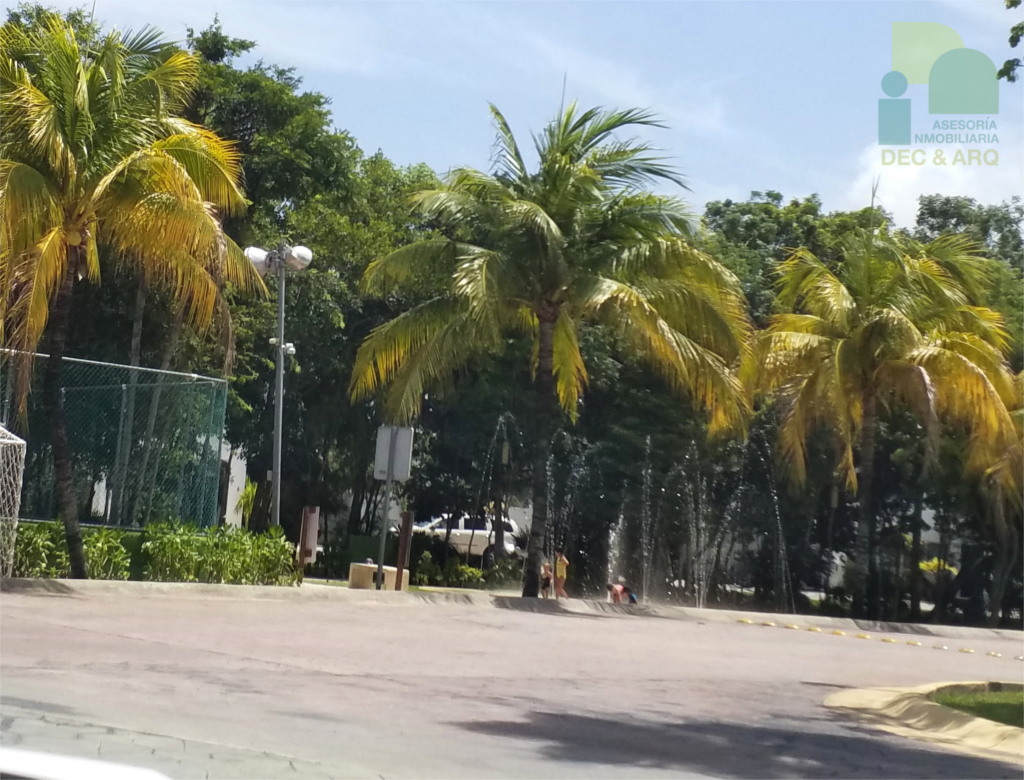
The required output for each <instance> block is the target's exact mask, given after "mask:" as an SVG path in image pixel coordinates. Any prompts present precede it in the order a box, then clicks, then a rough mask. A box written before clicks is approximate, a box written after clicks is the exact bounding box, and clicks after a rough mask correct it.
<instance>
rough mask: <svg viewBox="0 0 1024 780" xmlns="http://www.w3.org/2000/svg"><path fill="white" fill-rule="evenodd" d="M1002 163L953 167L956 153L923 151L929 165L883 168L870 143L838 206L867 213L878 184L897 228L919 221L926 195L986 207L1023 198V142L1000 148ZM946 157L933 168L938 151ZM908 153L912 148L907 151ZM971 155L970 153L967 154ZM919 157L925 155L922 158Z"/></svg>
mask: <svg viewBox="0 0 1024 780" xmlns="http://www.w3.org/2000/svg"><path fill="white" fill-rule="evenodd" d="M999 146H1000V145H999V144H996V145H993V147H992V148H994V149H998V151H999V164H998V165H996V166H989V165H984V164H981V165H977V164H975V165H969V166H968V165H950V164H948V162H952V160H953V159H954V154H955V149H951V148H949V147H923V149H924V151H925V152H926V159H927V162H926V164H924V165H920V166H918V165H913V164H911V165H883V164H882V147H881V146H879V145H877V144H870V145H868V146H867V147H865V149H864V151H863V152H862V153H861V155H860V160H859V166H858V167H859V171H858V173H857V176H856V178H855V179H854V181H853V183H852V184H851V185H850V187H849V189H848V190H847V191H846V193H845V194H844V196H843V201H842V202H841V203H840V204H839V207H840V208H841V209H844V210H846V209H862V208H865V207H866V206H868V205H869V204H870V201H871V185H872V182H874V181H875V180H876V179H878V180H879V186H878V203H879V204H880V205H881V206H882V207H883V208H885V209H886V210H887V211H889V212H890V213H892V215H893V218H894V219H895V221H896V224H897V225H899V226H901V227H910V226H912V225H913V224H914V221H915V220H916V218H917V199H918V198H919V197H920V196H921V195H934V194H936V193H939V194H942V195H963V196H966V197H969V198H975V199H976V200H978V201H979V202H981V203H999V202H1001V201H1003V200H1009V199H1010V197H1012V196H1013V195H1021V194H1022V193H1021V190H1022V177H1021V171H1022V170H1024V156H1022V154H1021V146H1020V145H1019V144H1012V145H1007V146H1005V147H1004V148H1001V149H1000V148H999ZM939 148H941V150H942V151H943V152H944V153H945V159H946V160H947V161H948V162H947V164H946V165H934V164H933V162H932V161H933V159H934V154H935V151H936V149H939ZM904 151H909V150H906V149H905V150H904ZM965 156H966V155H965ZM918 159H920V156H918Z"/></svg>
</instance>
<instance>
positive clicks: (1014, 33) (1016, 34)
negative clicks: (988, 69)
mask: <svg viewBox="0 0 1024 780" xmlns="http://www.w3.org/2000/svg"><path fill="white" fill-rule="evenodd" d="M1020 3H1021V0H1006V9H1007V10H1008V11H1012V10H1013V9H1014V8H1020ZM1021 38H1024V22H1017V23H1016V24H1015V25H1013V26H1012V27H1011V28H1010V39H1009V42H1010V48H1011V49H1016V48H1017V45H1018V44H1019V43H1020V41H1021ZM1020 66H1021V61H1020V57H1012V58H1010V59H1008V60H1006V62H1004V63H1003V67H1001V68H1000V69H999V73H997V74H996V78H1000V79H1006V80H1007V81H1009V82H1014V81H1016V80H1017V68H1019V67H1020Z"/></svg>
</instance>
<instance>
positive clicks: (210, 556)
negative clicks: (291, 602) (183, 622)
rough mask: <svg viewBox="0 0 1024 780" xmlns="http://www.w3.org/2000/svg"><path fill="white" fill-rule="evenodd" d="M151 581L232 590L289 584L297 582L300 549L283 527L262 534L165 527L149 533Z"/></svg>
mask: <svg viewBox="0 0 1024 780" xmlns="http://www.w3.org/2000/svg"><path fill="white" fill-rule="evenodd" d="M146 536H147V541H146V542H145V543H144V544H143V549H144V550H145V551H146V553H147V554H148V555H149V564H148V566H147V567H146V579H148V580H156V581H158V582H214V583H230V584H233V585H290V584H293V583H294V582H295V581H296V580H297V578H298V572H297V571H296V569H295V566H294V564H293V560H294V557H295V547H294V545H292V543H291V542H289V541H288V540H287V539H285V537H284V531H282V530H281V528H280V527H274V528H271V529H270V530H269V531H267V532H266V533H263V534H251V533H249V532H248V531H246V530H244V529H241V528H229V527H219V528H208V529H207V530H206V531H205V532H200V531H198V529H196V527H195V526H193V525H188V524H185V525H182V524H178V523H161V524H158V525H153V526H149V527H147V528H146Z"/></svg>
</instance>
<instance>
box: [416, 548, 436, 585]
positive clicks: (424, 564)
mask: <svg viewBox="0 0 1024 780" xmlns="http://www.w3.org/2000/svg"><path fill="white" fill-rule="evenodd" d="M413 581H414V582H415V583H416V584H417V585H440V584H441V582H442V572H441V567H440V566H438V565H437V564H436V563H434V556H432V555H431V554H430V552H429V551H428V550H424V551H423V555H421V556H420V560H419V563H418V564H417V565H416V574H415V576H414V577H413Z"/></svg>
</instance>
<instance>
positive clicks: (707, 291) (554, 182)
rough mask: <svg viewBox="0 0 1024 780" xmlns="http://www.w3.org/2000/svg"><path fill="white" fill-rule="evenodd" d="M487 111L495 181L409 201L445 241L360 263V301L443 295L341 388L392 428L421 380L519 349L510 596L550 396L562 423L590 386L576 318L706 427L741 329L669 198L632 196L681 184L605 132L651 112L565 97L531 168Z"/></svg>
mask: <svg viewBox="0 0 1024 780" xmlns="http://www.w3.org/2000/svg"><path fill="white" fill-rule="evenodd" d="M491 111H492V115H493V117H494V120H495V123H496V125H497V129H498V138H497V145H498V162H497V165H496V168H495V170H494V171H493V173H491V174H486V173H482V172H480V171H477V170H473V169H469V168H461V169H457V170H455V171H453V172H452V173H451V174H450V175H449V176H448V178H447V180H446V182H445V185H444V186H443V187H442V188H440V189H436V190H428V191H425V192H423V193H420V194H419V195H418V196H417V198H416V203H417V204H418V206H419V208H420V209H421V211H422V213H423V214H424V215H426V216H427V217H428V218H430V219H436V220H438V221H439V222H440V223H441V224H442V225H443V226H445V228H446V229H447V230H449V231H450V232H449V236H451V237H450V238H449V237H446V238H437V239H432V240H428V241H423V242H420V243H417V244H413V245H411V246H409V247H406V248H404V249H400V250H398V251H397V252H394V253H392V254H390V255H388V256H386V257H383V258H381V259H379V260H377V261H376V262H374V263H373V264H372V265H371V266H370V267H369V268H368V269H367V272H366V276H365V278H364V284H365V288H366V290H367V291H368V292H370V293H376V294H384V293H387V292H390V291H393V290H396V289H401V288H402V287H404V286H408V285H410V284H423V283H424V282H425V281H426V283H428V284H435V285H437V284H438V283H441V284H443V286H441V287H440V289H438V291H437V293H436V294H435V295H434V296H433V297H431V298H430V299H429V300H427V301H426V302H424V303H422V304H419V305H418V306H415V307H414V308H412V309H411V310H409V311H407V312H405V313H404V314H401V315H400V316H398V317H396V318H395V319H393V320H392V321H391V322H388V323H387V324H385V325H382V326H381V327H379V328H377V329H376V330H374V331H373V333H372V334H371V335H370V336H369V338H367V340H366V341H365V342H364V343H363V345H362V346H361V347H360V349H359V353H358V356H357V359H356V366H355V370H354V372H353V376H352V383H351V391H352V395H353V397H355V398H361V397H365V396H367V395H370V394H372V393H374V392H375V391H376V390H377V389H378V388H380V387H381V386H383V385H390V388H389V390H388V393H387V396H386V409H387V415H388V417H389V418H390V420H391V421H392V422H396V423H400V422H404V421H407V420H410V419H412V418H414V417H415V416H416V415H417V414H418V413H419V410H420V405H421V403H422V398H423V394H424V391H425V390H426V389H427V388H428V387H429V386H431V385H434V384H436V383H439V382H444V381H447V380H450V379H451V378H452V377H453V376H454V375H455V374H456V373H457V372H458V371H459V370H460V369H461V368H462V367H464V366H465V365H466V364H467V363H468V362H469V361H470V360H471V359H472V357H473V356H474V355H475V354H478V353H480V352H486V351H498V350H503V349H505V348H507V347H508V338H509V336H510V335H513V334H519V335H521V336H526V337H527V338H528V339H529V340H530V341H531V342H532V345H533V358H532V368H533V372H534V376H535V380H534V390H535V415H536V417H535V420H536V430H535V434H534V442H533V444H534V454H533V469H532V470H533V477H532V478H533V497H532V502H533V523H532V528H531V531H530V539H529V544H528V549H527V567H526V575H525V579H524V588H523V595H524V596H530V597H535V596H537V593H538V589H539V582H540V568H541V561H542V555H543V544H544V537H545V534H546V532H547V530H548V520H549V511H548V496H547V491H548V485H547V476H546V468H547V461H548V455H549V453H550V449H551V440H552V436H553V433H554V430H555V425H556V423H557V419H556V414H557V406H556V403H560V405H561V409H562V411H563V412H565V413H566V414H567V415H568V416H569V418H570V419H575V417H576V414H577V405H578V403H579V401H580V395H581V393H582V391H583V389H584V386H585V385H586V381H587V370H586V367H585V365H584V362H583V358H582V356H581V354H580V348H579V337H578V334H579V329H580V326H581V324H582V323H583V322H585V321H588V320H603V321H605V322H608V323H610V324H611V325H612V326H613V328H614V330H615V332H616V334H617V337H618V339H619V340H620V345H622V346H625V347H627V348H629V349H632V350H633V351H635V353H636V354H637V355H638V356H640V357H641V358H642V359H643V360H645V361H647V362H648V363H650V364H651V365H653V366H654V367H655V368H656V369H657V370H658V371H659V372H660V373H661V374H662V375H664V376H665V377H666V378H667V379H668V380H669V382H670V384H671V385H672V386H673V387H674V388H675V389H676V390H677V391H689V392H691V393H692V394H693V395H694V396H695V397H696V398H697V400H698V401H699V403H701V404H702V405H703V406H705V407H706V408H708V409H709V410H710V413H711V425H712V428H713V429H722V428H724V427H726V426H728V425H736V424H742V422H743V421H744V419H745V416H746V411H747V410H746V404H745V400H744V397H743V393H742V389H741V387H740V386H739V384H738V382H737V380H736V378H735V376H734V375H733V374H732V373H731V372H730V370H729V366H730V363H732V362H733V361H735V360H737V359H738V358H739V356H740V355H741V354H742V352H743V350H744V348H745V343H746V339H747V337H748V333H749V323H748V320H747V318H746V302H745V300H744V299H743V294H742V291H741V290H740V288H739V284H738V281H737V280H736V277H735V276H733V274H731V273H730V272H729V271H727V270H726V269H725V268H724V267H723V266H721V265H720V264H719V263H717V262H716V261H715V260H713V259H712V258H710V257H709V256H707V255H705V254H703V253H701V252H699V251H697V250H696V249H694V247H693V245H692V244H691V241H690V239H691V236H692V230H693V228H692V223H693V220H692V218H691V216H690V214H689V213H688V211H687V210H686V208H685V207H684V205H683V204H682V202H680V201H679V200H677V199H674V198H669V197H661V196H656V195H652V194H649V193H648V192H646V191H645V190H644V188H645V187H648V186H650V185H651V184H652V183H653V182H655V181H659V180H667V181H670V182H677V183H681V180H680V178H679V176H678V175H677V174H676V173H675V172H674V170H673V169H672V168H671V167H669V166H668V165H667V164H666V163H665V162H664V160H662V159H661V158H659V157H657V156H655V155H654V154H652V148H651V147H650V146H649V145H648V144H646V143H641V142H637V141H633V140H625V141H624V140H619V139H618V138H617V136H618V134H620V133H623V132H628V131H630V130H632V129H633V128H636V127H642V126H648V127H650V126H660V125H659V123H658V122H657V121H656V120H655V119H654V118H653V117H652V116H651V115H650V114H648V113H646V112H644V111H640V110H629V111H611V112H602V111H600V110H598V109H591V110H588V111H583V112H580V111H579V110H578V109H577V107H576V105H575V104H572V105H570V106H569V107H568V108H567V109H566V110H565V111H564V113H562V114H561V115H560V116H558V117H556V118H555V119H554V120H553V121H552V122H550V123H549V124H548V125H547V127H546V128H545V129H544V131H543V132H542V133H541V134H540V135H538V136H537V137H536V141H535V146H536V153H537V156H538V158H539V165H538V167H537V169H536V170H535V171H530V170H529V169H528V168H527V165H526V163H525V161H524V159H523V156H522V154H521V153H520V148H519V144H518V142H517V141H516V139H515V137H514V135H513V134H512V131H511V129H510V127H509V125H508V123H507V122H506V121H505V118H504V117H503V116H502V115H501V113H500V112H499V111H498V110H497V109H496V108H494V107H492V109H491ZM432 280H433V281H432Z"/></svg>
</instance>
